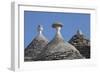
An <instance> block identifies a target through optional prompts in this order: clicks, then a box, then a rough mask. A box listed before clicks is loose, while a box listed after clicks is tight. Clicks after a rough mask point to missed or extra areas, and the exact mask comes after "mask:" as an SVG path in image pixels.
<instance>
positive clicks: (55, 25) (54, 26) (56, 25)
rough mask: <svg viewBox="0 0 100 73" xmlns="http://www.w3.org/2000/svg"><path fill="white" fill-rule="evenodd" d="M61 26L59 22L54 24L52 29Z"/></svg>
mask: <svg viewBox="0 0 100 73" xmlns="http://www.w3.org/2000/svg"><path fill="white" fill-rule="evenodd" d="M62 26H63V25H62V23H60V22H54V23H53V25H52V27H53V28H57V27H62Z"/></svg>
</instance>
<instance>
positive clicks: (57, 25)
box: [52, 22, 63, 38]
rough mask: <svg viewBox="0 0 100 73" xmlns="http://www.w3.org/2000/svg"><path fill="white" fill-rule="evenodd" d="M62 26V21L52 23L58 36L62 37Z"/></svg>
mask: <svg viewBox="0 0 100 73" xmlns="http://www.w3.org/2000/svg"><path fill="white" fill-rule="evenodd" d="M62 26H63V25H62V23H60V22H55V23H53V25H52V27H53V28H55V29H56V36H59V37H61V38H62V35H61V32H60V30H61V28H62Z"/></svg>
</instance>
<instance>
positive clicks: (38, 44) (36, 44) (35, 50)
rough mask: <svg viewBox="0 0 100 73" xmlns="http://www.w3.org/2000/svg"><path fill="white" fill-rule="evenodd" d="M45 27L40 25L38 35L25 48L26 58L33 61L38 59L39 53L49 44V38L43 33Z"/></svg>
mask: <svg viewBox="0 0 100 73" xmlns="http://www.w3.org/2000/svg"><path fill="white" fill-rule="evenodd" d="M42 31H43V27H42V26H41V25H39V26H38V35H37V36H36V37H35V38H34V39H33V40H32V42H31V43H30V44H29V45H28V46H27V48H26V49H25V60H26V61H33V60H36V59H37V55H38V54H40V53H41V51H42V50H43V48H44V47H45V46H46V45H47V44H48V40H47V38H46V37H45V36H44V35H43V33H42Z"/></svg>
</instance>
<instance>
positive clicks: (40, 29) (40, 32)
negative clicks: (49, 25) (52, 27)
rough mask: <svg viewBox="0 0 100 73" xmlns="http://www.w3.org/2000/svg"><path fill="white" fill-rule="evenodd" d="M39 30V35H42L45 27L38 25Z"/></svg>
mask: <svg viewBox="0 0 100 73" xmlns="http://www.w3.org/2000/svg"><path fill="white" fill-rule="evenodd" d="M37 30H38V32H39V34H42V31H43V27H42V26H41V25H38V28H37Z"/></svg>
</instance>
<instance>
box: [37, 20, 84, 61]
mask: <svg viewBox="0 0 100 73" xmlns="http://www.w3.org/2000/svg"><path fill="white" fill-rule="evenodd" d="M52 26H53V28H55V29H56V35H55V37H54V39H53V40H52V41H51V42H49V43H48V44H47V45H46V47H45V48H44V50H43V51H42V53H41V54H40V55H39V58H38V59H39V60H61V59H81V58H83V56H82V55H81V54H80V53H79V51H78V50H77V49H76V48H75V47H74V46H72V45H71V44H69V43H68V42H65V41H64V40H63V37H62V35H61V33H60V30H61V27H62V24H61V23H59V24H58V22H57V23H56V24H55V23H54V24H53V25H52Z"/></svg>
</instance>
